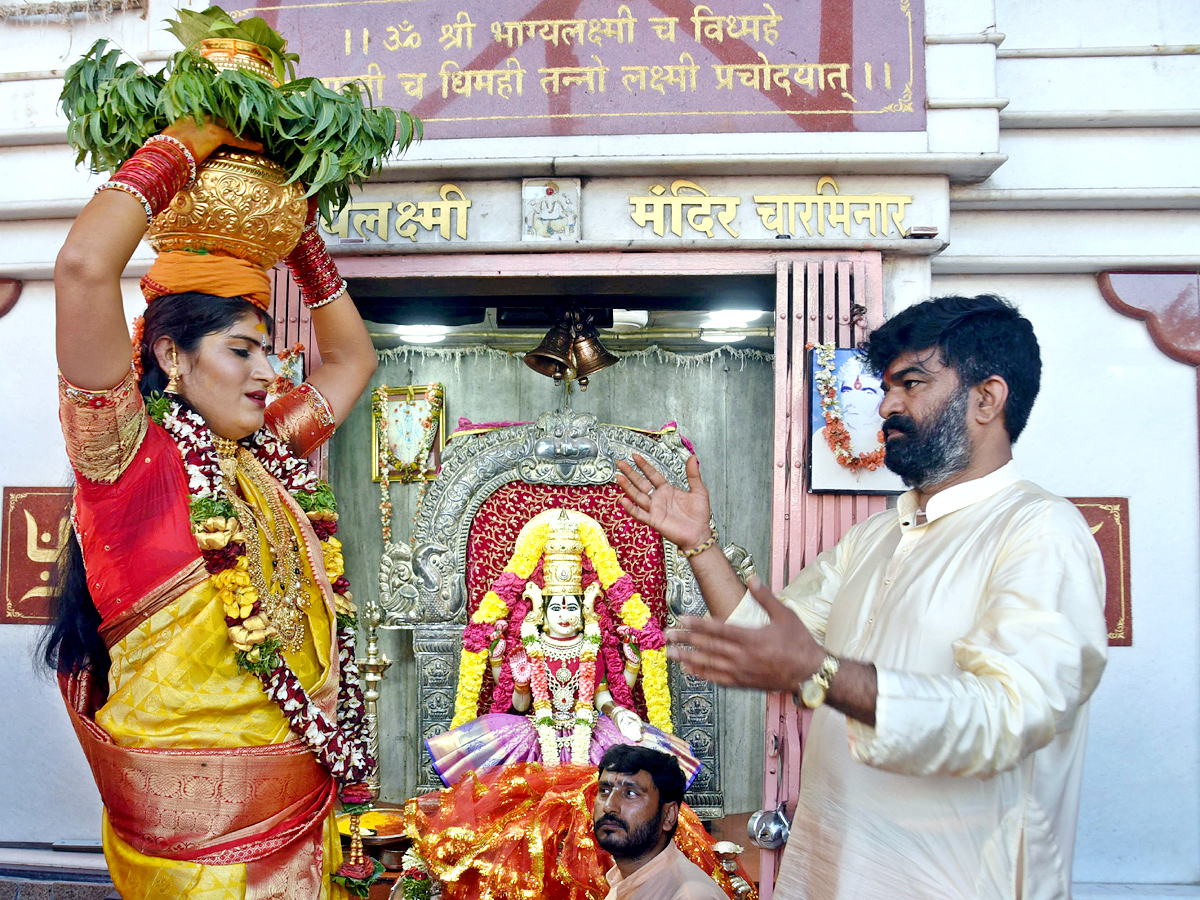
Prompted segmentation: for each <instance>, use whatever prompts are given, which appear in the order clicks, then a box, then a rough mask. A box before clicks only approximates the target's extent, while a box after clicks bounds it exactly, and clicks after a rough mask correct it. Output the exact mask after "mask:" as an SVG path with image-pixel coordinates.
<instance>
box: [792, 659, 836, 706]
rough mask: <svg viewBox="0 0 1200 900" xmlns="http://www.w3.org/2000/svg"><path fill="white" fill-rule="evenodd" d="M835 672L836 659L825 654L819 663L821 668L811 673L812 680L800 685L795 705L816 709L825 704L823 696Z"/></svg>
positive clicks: (827, 691)
mask: <svg viewBox="0 0 1200 900" xmlns="http://www.w3.org/2000/svg"><path fill="white" fill-rule="evenodd" d="M837 670H838V660H837V657H836V656H832V655H829V654H827V655H826V656H825V659H824V661H822V663H821V668H819V669H817V671H815V672H814V673H813V676H812V678H810V679H808V681H806V682H804V684H802V685H800V690H799V691H798V692H797V696H796V705H797V706H800V705H804V706H807V707H808V708H809V709H816V708H817V707H818V706H820V705H821V704H823V703H824V702H825V695H826V694H828V693H829V685H830V684H832V683H833V676H834V675H836V674H837Z"/></svg>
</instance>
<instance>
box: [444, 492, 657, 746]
mask: <svg viewBox="0 0 1200 900" xmlns="http://www.w3.org/2000/svg"><path fill="white" fill-rule="evenodd" d="M559 513H560V510H557V509H552V510H546V511H545V512H542V513H539V514H538V515H536V516H534V517H533V518H532V519H530V520H529V521H528V522H527V523H526V524H525V527H524V528H522V529H521V532H520V534H518V535H517V542H516V547H515V549H514V550H513V555H512V558H511V559H510V560H509V561H508V564H507V565H506V566H505V567H504V571H503V572H502V573H501V574H500V576H499V577H498V578H497V579H496V580H495V582H493V583H492V589H491V590H490V591H488V592H487V594H485V595H484V597H483V600H482V601H480V604H479V606H478V608H477V609H476V610H475V612H474V614H473V615H472V616H471V622H470V623H469V624H468V625H467V627H466V629H465V630H464V631H463V652H462V658H461V660H460V663H459V680H458V691H457V694H456V697H455V704H454V720H453V722H452V723H451V727H458V726H459V725H463V724H466V723H467V722H469V721H471V720H472V719H474V718H475V717H476V715H477V714H478V708H479V693H480V690H481V688H482V685H483V674H484V669H485V668H486V666H487V648H488V639H489V637H490V636H491V632H492V628H491V626H492V625H493V624H494V623H495V622H497V621H499V620H500V619H507V620H508V621H509V623H510V624H509V629H510V637H511V639H517V638H518V634H519V627H520V626H519V624H518V623H520V622H521V621H522V620H523V618H524V615H525V613H527V612H528V610H526V609H523V608H521V604H523V603H524V602H527V601H522V600H521V595H522V593H523V591H524V589H525V584H526V582H528V581H529V580H530V576H531V575H532V574H533V572H534V569H535V567H536V566H537V564H538V561H539V560H540V559H541V555H542V551H543V549H544V548H545V545H546V539H547V537H548V536H549V533H550V516H551V515H558V514H559ZM578 521H579V537H580V540H581V541H582V542H583V545H584V570H585V575H586V573H587V570H588V567H589V564H590V565H591V566H593V567H594V571H595V573H596V576H597V577H598V579H599V581H600V584H601V587H603V588H604V593H605V606H606V607H607V609H605V607H604V606H602V607H601V610H599V611H598V612H599V618H600V620H601V622H602V624H603V625H604V626H605V627H604V628H602V629H601V633H602V634H603V633H605V632H612V631H613V629H612V628H611V627H610V626H611V625H615V624H616V623H613V622H610V620H609V613H608V610H611V611H612V613H613V614H615V615H616V617H617V619H618V620H619V622H620V624H623V625H627V626H629V628H630V629H631V634H632V636H633V638H634V640H635V642H636V644H637V645H638V647H639V648H640V649H641V652H642V690H643V693H644V694H645V697H646V713H647V717H648V719H649V722H650V724H651V725H653V726H654V727H655V728H657V729H659V730H660V731H663V732H666V733H667V734H672V733H674V728H673V726H672V724H671V694H670V690H669V688H668V686H667V661H666V651H665V646H666V644H665V641H664V640H663V633H662V627H661V626H660V624H659V623H658V621H657V620H656V619H655V618H654V616H653V615H652V614H651V612H650V608H649V607H648V606H647V605H646V603H645V601H643V600H642V597H641V594H640V593H638V592H637V591H636V590H635V589H634V584H633V578H632V577H630V576H629V575H628V574H627V573H625V572H624V571H622V569H621V566H620V564H619V563H618V562H617V555H616V552H615V551H614V550H613V548H612V545H611V544H609V542H608V538H607V537H606V536H605V534H604V530H603V529H602V528H601V527H600V525H599V523H598V522H596V521H595V520H594V519H592V518H591V517H590V516H586V515H582V514H579V517H578ZM518 615H519V616H520V618H518ZM514 632H516V633H514ZM600 652H602V653H603V654H604V662H605V668H606V670H607V671H608V672H610V673H620V672H622V671H623V669H624V661H623V659H622V658H621V652H620V649H619V646H618V645H617V643H616V642H615V641H614V642H611V643H608V644H607V645H604V644H602V646H601V648H600ZM503 674H508V678H507V679H504V683H500V682H498V683H497V685H496V691H495V692H494V693H493V695H492V709H493V710H499V709H507V708H508V706H509V705H511V703H512V683H511V673H510V672H509V666H508V664H507V661H506V663H505V666H504V669H503V670H502V675H503ZM505 686H506V687H507V693H504V688H505ZM609 690H610V691H611V692H612V695H613V700H614V702H615V703H616V704H617V705H618V706H623V707H625V708H628V709H632V708H633V695H632V692H631V691H630V689H629V686H628V685H627V684H626V683H625V680H624V678H623V677H612V678H610V679H609Z"/></svg>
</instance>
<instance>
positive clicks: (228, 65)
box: [200, 38, 279, 87]
mask: <svg viewBox="0 0 1200 900" xmlns="http://www.w3.org/2000/svg"><path fill="white" fill-rule="evenodd" d="M200 55H201V56H203V57H204V58H205V59H207V60H208V61H209V62H210V63H212V64H213V65H214V66H216V67H217V68H218V69H244V70H246V71H249V72H253V73H254V74H255V75H261V76H262V77H263V78H265V79H267V81H269V82H271V84H273V85H275V87H279V80H278V79H277V78H276V77H275V70H274V69H273V68H272V67H271V63H270V61H269V60H268V59H267V55H266V53H265V52H263V48H262V46H261V45H259V44H252V43H251V42H250V41H238V40H233V39H231V38H208V39H206V40H203V41H201V42H200Z"/></svg>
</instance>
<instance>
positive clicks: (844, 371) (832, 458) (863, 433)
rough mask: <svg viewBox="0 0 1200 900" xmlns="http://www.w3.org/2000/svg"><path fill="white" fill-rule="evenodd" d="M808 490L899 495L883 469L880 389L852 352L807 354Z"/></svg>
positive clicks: (896, 479) (821, 349) (895, 479)
mask: <svg viewBox="0 0 1200 900" xmlns="http://www.w3.org/2000/svg"><path fill="white" fill-rule="evenodd" d="M809 374H810V384H811V385H812V392H811V398H810V404H811V409H812V417H811V423H810V428H809V431H810V436H809V442H808V490H809V492H810V493H814V494H815V493H832V494H899V493H901V492H903V491H904V490H906V488H905V487H904V482H902V481H901V480H900V476H898V475H896V474H894V473H893V472H892V471H890V470H889V469H888V468H887V467H885V466H884V464H883V434H882V432H881V431H880V428H881V427H882V425H883V419H881V418H880V417H879V403H880V401H881V400H883V385H882V384H881V382H880V381H879V379H878V378H876V377H875V376H874V375H873V374H871V371H870V370H869V369H868V368H867V367H866V365H865V364H864V363H863V361H862V359H861V358H860V356H859V354H858V351H857V350H850V349H845V348H843V349H838V348H835V347H833V346H830V345H820V346H817V347H814V348H813V349H812V350H811V351H810V366H809Z"/></svg>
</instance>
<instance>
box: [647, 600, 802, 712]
mask: <svg viewBox="0 0 1200 900" xmlns="http://www.w3.org/2000/svg"><path fill="white" fill-rule="evenodd" d="M748 587H749V588H750V593H751V594H752V595H753V596H754V599H755V600H757V601H758V603H759V605H760V606H762V608H763V609H764V610H766V613H767V616H768V617H769V618H770V620H771V621H770V622H769V623H768V624H767V625H764V626H763V627H762V628H741V627H739V626H737V625H727V624H726V623H724V622H718V621H716V620H715V619H697V618H692V617H685V618H683V619H681V620H680V622H679V627H678V628H672V629H671V630H670V631H668V632H667V655H668V656H669V657H670V658H671V659H674V660H677V661H678V662H679V664H680V666H682V667H683V670H684V671H685V672H687V673H688V674H689V675H694V676H696V677H697V678H703V679H704V680H705V681H711V682H713V683H714V684H724V685H729V686H731V687H746V688H759V689H761V690H764V691H789V692H790V691H794V690H795V689H796V687H797V685H799V684H800V682H802V681H804V680H805V679H807V678H809V677H811V676H812V674H813V672H815V671H816V670H817V668H818V667H819V666H820V665H821V661H822V660H823V659H824V658H825V651H824V650H823V649H822V648H821V645H820V644H818V643H817V641H816V639H815V638H813V636H812V634H811V633H810V632H809V630H808V629H807V628H805V627H804V623H803V622H801V621H800V619H799V617H798V616H797V615H796V614H795V613H794V612H792V611H791V610H790V609H788V608H787V607H786V606H784V605H783V604H782V603H780V602H779V601H778V600H776V599H775V595H774V594H773V593H772V592H771V589H770V588H768V587H767V586H766V585H765V584H763V583H762V582H761V581H759V580H758V578H751V579H750V582H749V584H748Z"/></svg>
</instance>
